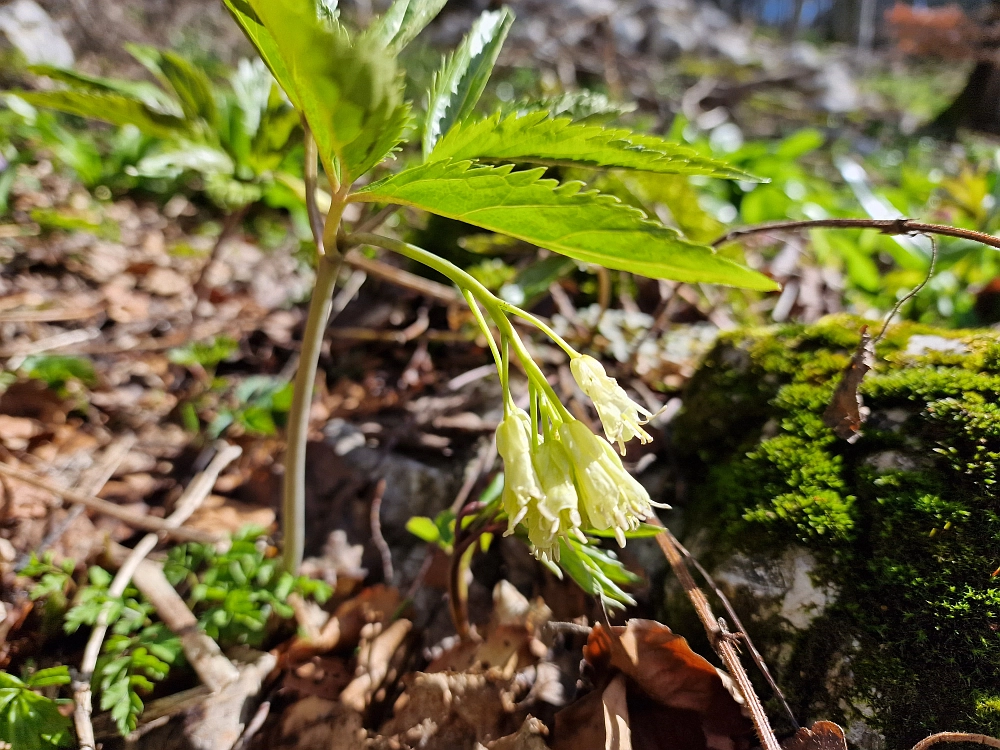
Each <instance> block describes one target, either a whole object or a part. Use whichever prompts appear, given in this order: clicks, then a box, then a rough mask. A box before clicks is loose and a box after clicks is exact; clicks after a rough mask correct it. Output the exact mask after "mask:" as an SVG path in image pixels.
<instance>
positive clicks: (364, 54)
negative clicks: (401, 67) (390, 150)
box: [250, 0, 402, 181]
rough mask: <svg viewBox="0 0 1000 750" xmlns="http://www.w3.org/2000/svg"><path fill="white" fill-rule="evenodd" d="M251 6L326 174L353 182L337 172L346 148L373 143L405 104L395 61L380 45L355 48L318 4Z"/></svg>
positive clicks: (292, 1)
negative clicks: (271, 41)
mask: <svg viewBox="0 0 1000 750" xmlns="http://www.w3.org/2000/svg"><path fill="white" fill-rule="evenodd" d="M250 5H251V7H252V8H253V10H254V11H255V12H256V15H257V17H258V18H259V19H260V20H261V21H262V22H263V25H264V26H265V28H266V29H267V30H268V31H269V32H270V34H271V36H272V38H273V39H274V41H275V43H276V45H277V48H278V50H279V52H280V54H281V57H282V59H283V60H284V63H285V67H286V69H287V71H288V74H289V78H290V84H291V86H292V87H293V88H294V92H295V99H297V101H298V104H299V105H300V109H301V110H302V112H303V113H304V114H305V117H306V120H307V121H308V123H309V126H310V128H312V133H313V137H314V138H315V140H316V145H317V147H318V150H319V155H320V158H321V159H322V160H323V166H324V168H325V169H326V170H327V173H328V174H329V175H340V179H341V180H343V181H352V180H353V178H354V177H356V176H357V175H353V174H352V173H350V172H347V173H346V174H340V172H339V169H338V167H339V162H340V161H341V160H342V157H343V153H344V148H345V147H346V146H347V145H348V144H351V143H352V142H353V141H355V140H357V139H358V138H360V137H364V138H366V139H367V138H370V137H371V136H368V135H366V134H367V132H368V131H369V130H372V131H374V132H376V133H378V132H380V131H381V130H382V129H383V128H384V127H385V126H386V124H387V123H388V122H390V121H391V120H392V119H393V117H394V115H395V113H396V109H397V107H399V105H400V104H401V103H402V90H401V85H400V80H399V78H398V76H397V75H396V61H395V58H394V57H393V56H391V55H390V54H388V53H387V51H386V50H385V48H380V47H378V46H377V45H373V44H357V45H355V44H353V43H352V42H351V39H350V37H349V36H348V34H347V31H346V30H345V29H344V28H343V27H342V26H341V25H340V24H339V23H336V22H335V21H333V20H331V19H329V18H327V17H326V15H327V14H324V13H321V12H319V10H320V9H319V8H318V7H317V4H316V2H314V0H250ZM276 77H277V76H276ZM280 80H281V79H280V78H279V81H280ZM284 83H285V82H282V84H283V85H284ZM293 100H294V99H293ZM369 150H370V149H363V151H364V152H365V153H367V152H368V151H369ZM354 161H364V159H361V158H355V159H354Z"/></svg>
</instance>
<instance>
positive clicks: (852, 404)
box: [823, 326, 875, 443]
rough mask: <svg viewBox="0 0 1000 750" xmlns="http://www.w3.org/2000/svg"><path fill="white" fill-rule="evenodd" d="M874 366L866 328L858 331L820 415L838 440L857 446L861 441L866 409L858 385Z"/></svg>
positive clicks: (870, 341)
mask: <svg viewBox="0 0 1000 750" xmlns="http://www.w3.org/2000/svg"><path fill="white" fill-rule="evenodd" d="M874 366H875V345H874V344H873V343H872V337H871V334H870V333H868V326H863V327H862V329H861V342H860V343H859V344H858V348H857V350H856V351H855V352H854V356H852V357H851V362H850V364H849V365H847V368H846V369H845V370H844V374H843V375H841V377H840V382H839V383H837V388H836V389H835V390H834V392H833V398H832V399H831V400H830V405H829V406H828V407H826V411H825V412H823V424H825V425H826V426H827V427H829V428H830V429H832V430H833V431H834V433H835V434H836V435H837V437H839V438H843V439H844V440H846V441H847V442H848V443H856V442H857V441H858V439H859V438H860V437H861V425H862V424H864V422H865V420H866V419H867V418H868V409H866V408H865V402H864V399H862V398H861V394H860V393H859V392H858V389H859V388H860V387H861V381H862V380H864V378H865V375H866V374H867V373H868V371H869V370H871V369H872V367H874Z"/></svg>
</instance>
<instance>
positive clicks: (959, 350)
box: [905, 334, 969, 357]
mask: <svg viewBox="0 0 1000 750" xmlns="http://www.w3.org/2000/svg"><path fill="white" fill-rule="evenodd" d="M968 351H969V347H967V346H966V345H965V344H964V343H962V342H961V341H959V340H958V339H949V338H945V337H944V336H926V335H921V334H916V335H913V336H910V340H909V341H907V342H906V352H905V353H906V354H909V355H910V356H914V357H916V356H919V355H921V354H927V352H944V353H946V354H965V353H966V352H968Z"/></svg>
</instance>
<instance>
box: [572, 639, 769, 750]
mask: <svg viewBox="0 0 1000 750" xmlns="http://www.w3.org/2000/svg"><path fill="white" fill-rule="evenodd" d="M584 658H585V659H586V661H587V663H588V664H589V665H590V667H591V668H592V669H593V671H594V680H595V683H596V684H597V685H598V689H596V690H594V691H593V692H592V693H589V694H588V695H586V696H584V698H582V699H581V700H579V701H577V702H576V703H574V704H573V705H571V706H569V707H568V708H566V709H563V710H562V711H561V712H559V714H557V716H556V732H555V744H554V747H555V748H557V750H558V749H560V748H566V749H569V748H580V747H592V746H593V747H601V746H603V747H606V748H608V750H612V749H614V750H624V749H625V748H635V750H653V749H659V748H664V749H666V748H669V750H703V749H704V748H705V747H708V748H712V749H713V750H738V749H739V748H746V747H748V746H749V738H750V733H751V731H752V726H751V724H750V721H749V719H747V717H746V716H745V715H744V713H743V710H742V707H743V699H742V697H741V696H740V695H739V693H738V692H737V691H736V690H735V688H734V686H733V685H732V682H731V681H730V680H729V678H728V677H727V676H726V675H724V674H723V673H721V672H719V671H718V670H717V669H716V668H715V667H713V666H712V665H711V664H710V663H709V662H708V661H706V660H705V659H703V658H702V657H700V656H698V655H697V654H696V653H694V651H692V650H691V648H690V647H689V646H688V644H687V641H686V640H685V639H684V638H682V637H680V636H678V635H675V634H674V633H673V632H671V630H670V628H668V627H666V626H665V625H661V624H659V623H657V622H653V621H652V620H629V622H628V623H627V624H626V625H625V626H624V627H615V628H614V629H613V634H609V633H608V632H607V631H606V630H605V629H604V628H602V627H601V626H600V625H597V626H595V627H594V629H593V630H592V631H591V634H590V638H589V639H588V641H587V645H586V647H585V648H584ZM619 677H621V678H623V680H624V685H625V687H626V688H627V691H626V693H627V709H625V710H624V711H623V710H622V709H621V707H620V705H619V702H618V698H619V697H620V696H619V695H618V694H617V692H615V691H616V690H618V688H613V689H612V690H611V692H610V693H609V692H608V690H609V688H612V686H613V684H614V682H615V680H616V679H617V678H619ZM622 716H624V717H625V721H626V722H627V725H628V728H629V732H628V733H626V732H625V731H624V730H623V729H622V726H621V719H622ZM629 735H630V737H629Z"/></svg>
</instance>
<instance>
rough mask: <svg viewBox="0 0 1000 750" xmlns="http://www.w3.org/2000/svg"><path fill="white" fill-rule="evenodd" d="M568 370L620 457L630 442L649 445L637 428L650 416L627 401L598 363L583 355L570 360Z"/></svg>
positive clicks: (649, 413) (621, 389) (648, 438)
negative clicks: (590, 402) (588, 400)
mask: <svg viewBox="0 0 1000 750" xmlns="http://www.w3.org/2000/svg"><path fill="white" fill-rule="evenodd" d="M569 367H570V370H571V371H572V372H573V378H574V379H575V380H576V382H577V385H579V386H580V389H581V390H582V391H583V392H584V393H586V394H587V396H588V397H589V398H590V400H591V401H593V402H594V406H595V407H596V408H597V415H598V416H599V417H600V418H601V425H602V426H603V427H604V433H605V434H606V435H607V436H608V441H609V442H612V443H618V450H619V451H621V454H622V455H623V456H624V455H625V443H626V442H627V441H629V440H631V439H632V438H634V437H638V438H639V440H640V441H641V442H643V443H648V442H651V441H652V438H651V437H650V436H649V433H647V432H646V431H645V430H644V429H642V426H641V425H644V424H646V421H647V420H648V418H649V417H651V416H652V412H650V411H648V410H647V409H644V408H643V407H641V406H639V404H637V403H635V401H633V400H632V399H630V398H629V397H628V394H627V393H625V389H624V388H622V387H621V386H620V385H618V381H617V380H615V379H614V378H612V377H608V374H607V373H606V372H605V371H604V366H603V365H602V364H601V363H600V362H598V361H597V360H596V359H594V358H593V357H588V356H587V355H586V354H584V355H581V356H579V357H574V358H573V360H572V361H571V362H570V363H569ZM640 415H641V416H640Z"/></svg>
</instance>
